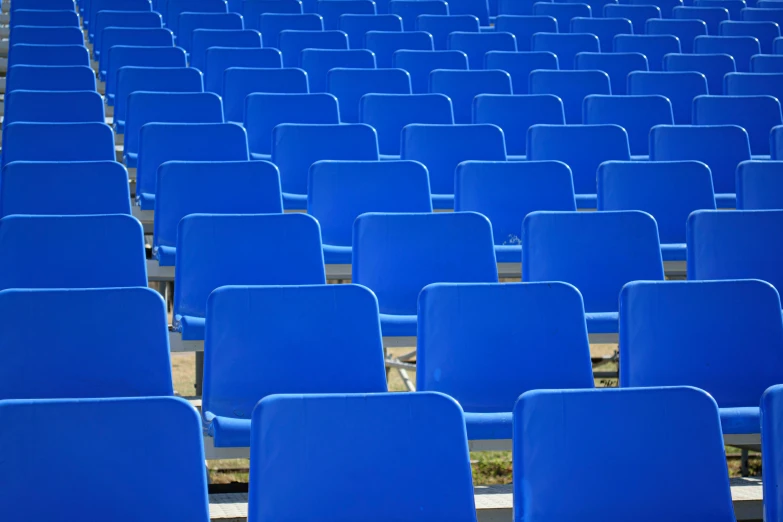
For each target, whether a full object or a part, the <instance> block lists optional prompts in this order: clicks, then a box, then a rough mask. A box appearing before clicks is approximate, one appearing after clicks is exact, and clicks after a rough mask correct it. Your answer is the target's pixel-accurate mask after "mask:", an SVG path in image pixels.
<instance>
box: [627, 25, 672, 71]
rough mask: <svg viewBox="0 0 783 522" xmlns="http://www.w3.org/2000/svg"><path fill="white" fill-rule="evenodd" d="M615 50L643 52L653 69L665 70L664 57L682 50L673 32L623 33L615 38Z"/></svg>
mask: <svg viewBox="0 0 783 522" xmlns="http://www.w3.org/2000/svg"><path fill="white" fill-rule="evenodd" d="M613 50H614V51H615V52H620V53H641V54H643V55H645V56H646V57H647V64H648V66H649V68H650V70H651V71H662V70H663V57H664V56H665V55H667V54H670V53H679V52H680V40H679V39H678V38H677V37H676V36H673V35H671V34H645V35H639V34H621V35H618V36H615V38H614V48H613Z"/></svg>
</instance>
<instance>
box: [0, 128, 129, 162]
mask: <svg viewBox="0 0 783 522" xmlns="http://www.w3.org/2000/svg"><path fill="white" fill-rule="evenodd" d="M2 148H3V156H2V166H3V167H5V166H6V165H8V164H9V163H11V162H12V161H101V160H114V159H115V152H114V133H112V131H111V127H109V126H108V125H106V124H105V123H96V122H91V123H27V122H17V123H11V124H10V125H8V126H7V127H6V128H5V130H4V131H3V147H2Z"/></svg>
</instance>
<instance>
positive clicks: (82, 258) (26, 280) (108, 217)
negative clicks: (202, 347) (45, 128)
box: [0, 124, 147, 312]
mask: <svg viewBox="0 0 783 522" xmlns="http://www.w3.org/2000/svg"><path fill="white" fill-rule="evenodd" d="M17 125H18V124H17ZM9 128H10V127H9ZM85 237H94V238H100V241H81V240H80V239H82V238H85ZM0 249H2V251H3V256H2V258H0V268H2V272H0V290H5V289H8V288H108V287H128V286H143V287H146V286H147V265H146V263H145V259H144V257H145V256H144V235H143V232H142V228H141V223H139V222H138V221H137V220H136V219H135V218H133V217H131V216H129V215H124V214H104V215H90V216H83V215H80V216H19V215H16V216H6V217H4V218H3V219H0ZM118 311H119V310H115V312H118Z"/></svg>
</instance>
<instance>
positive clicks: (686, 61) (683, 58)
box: [663, 54, 736, 117]
mask: <svg viewBox="0 0 783 522" xmlns="http://www.w3.org/2000/svg"><path fill="white" fill-rule="evenodd" d="M663 70H664V71H667V72H688V71H695V72H699V73H701V74H703V75H704V77H705V78H706V79H707V87H708V89H707V90H708V92H709V93H710V94H723V77H724V76H725V75H726V74H728V73H733V72H735V71H736V67H735V65H734V58H733V57H732V56H730V55H728V54H667V55H666V56H664V57H663ZM694 81H695V80H694ZM699 83H700V82H699ZM694 97H695V96H694ZM685 109H686V106H685V104H684V105H683V106H682V116H683V117H685V114H686V110H685Z"/></svg>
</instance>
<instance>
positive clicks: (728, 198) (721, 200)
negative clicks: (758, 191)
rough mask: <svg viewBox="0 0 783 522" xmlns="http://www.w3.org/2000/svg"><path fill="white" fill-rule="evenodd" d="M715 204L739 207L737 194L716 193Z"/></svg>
mask: <svg viewBox="0 0 783 522" xmlns="http://www.w3.org/2000/svg"><path fill="white" fill-rule="evenodd" d="M715 204H716V205H717V206H718V208H737V195H736V194H715Z"/></svg>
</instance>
